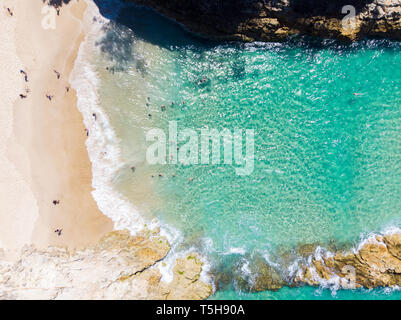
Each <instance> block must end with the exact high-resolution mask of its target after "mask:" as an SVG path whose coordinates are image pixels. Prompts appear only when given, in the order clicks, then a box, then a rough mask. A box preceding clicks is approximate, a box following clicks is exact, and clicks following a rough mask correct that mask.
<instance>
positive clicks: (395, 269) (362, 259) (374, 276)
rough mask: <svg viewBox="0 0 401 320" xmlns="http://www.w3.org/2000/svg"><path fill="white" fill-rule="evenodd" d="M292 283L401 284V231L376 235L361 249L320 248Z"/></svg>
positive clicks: (339, 284) (333, 284)
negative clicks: (332, 250) (334, 250)
mask: <svg viewBox="0 0 401 320" xmlns="http://www.w3.org/2000/svg"><path fill="white" fill-rule="evenodd" d="M297 269H298V272H297V274H296V275H295V278H294V279H293V281H292V285H305V284H307V285H313V286H316V285H321V284H326V285H329V286H335V287H337V288H344V289H347V288H361V287H365V288H377V287H396V286H401V234H389V235H384V236H381V235H377V236H374V237H371V238H369V239H368V240H366V241H365V242H364V243H363V244H362V245H361V246H360V248H359V249H358V250H356V251H355V252H353V251H349V252H346V251H339V252H336V253H334V254H331V253H329V252H322V250H319V248H317V250H316V251H315V253H314V254H313V255H310V256H309V257H308V258H307V259H305V260H304V261H303V262H302V261H301V262H299V266H298V268H297Z"/></svg>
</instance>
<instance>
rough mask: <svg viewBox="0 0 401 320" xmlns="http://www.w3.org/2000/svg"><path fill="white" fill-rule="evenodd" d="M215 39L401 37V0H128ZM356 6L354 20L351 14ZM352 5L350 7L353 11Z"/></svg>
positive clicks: (269, 39) (264, 39)
mask: <svg viewBox="0 0 401 320" xmlns="http://www.w3.org/2000/svg"><path fill="white" fill-rule="evenodd" d="M126 1H130V2H133V3H136V4H139V5H144V6H146V7H149V8H152V9H154V10H156V11H157V12H159V13H161V14H163V15H165V16H167V17H169V18H171V19H173V20H175V21H177V22H178V23H180V24H182V25H184V26H185V27H186V28H187V29H188V30H190V31H192V32H194V33H197V34H199V35H202V36H205V37H207V38H211V39H216V40H240V41H247V42H251V41H283V40H286V39H288V38H289V37H290V36H292V35H295V34H301V35H311V36H317V37H321V38H335V39H339V40H343V41H353V40H356V39H360V38H363V37H375V38H381V37H386V38H391V39H401V0H168V1H165V0H126ZM347 6H352V7H353V8H354V9H355V20H352V19H348V18H347V20H346V21H347V22H348V23H349V24H346V25H345V28H344V24H343V22H345V20H343V19H344V17H347V16H348V17H351V16H349V14H351V15H352V14H353V13H354V12H353V9H352V8H351V9H350V7H347ZM350 10H351V11H350Z"/></svg>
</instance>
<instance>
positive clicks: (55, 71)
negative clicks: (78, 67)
mask: <svg viewBox="0 0 401 320" xmlns="http://www.w3.org/2000/svg"><path fill="white" fill-rule="evenodd" d="M53 71H54V73H55V74H56V75H57V79H60V77H61V74H60V72H58V71H57V70H56V69H53Z"/></svg>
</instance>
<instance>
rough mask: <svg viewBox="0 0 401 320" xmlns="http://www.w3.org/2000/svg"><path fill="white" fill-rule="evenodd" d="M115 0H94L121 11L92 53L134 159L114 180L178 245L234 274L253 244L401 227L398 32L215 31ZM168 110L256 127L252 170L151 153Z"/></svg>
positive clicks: (224, 292) (183, 122) (103, 96)
mask: <svg viewBox="0 0 401 320" xmlns="http://www.w3.org/2000/svg"><path fill="white" fill-rule="evenodd" d="M107 3H108V4H107V5H106V4H105V2H104V1H97V4H98V6H99V7H100V12H101V13H102V14H103V15H104V16H105V17H107V18H111V19H112V20H113V21H114V22H113V23H110V24H109V25H107V26H106V27H105V34H104V35H102V36H101V37H99V39H98V41H97V44H96V46H97V47H98V48H100V49H101V54H97V55H95V54H94V55H93V56H92V57H91V60H92V63H93V64H94V65H95V67H96V72H97V74H98V76H99V80H100V82H99V105H100V106H101V108H102V109H103V110H104V112H105V114H106V115H107V116H108V117H109V119H110V124H111V125H112V127H113V128H114V130H115V133H116V135H117V137H118V139H119V140H118V142H116V143H117V144H118V147H119V148H120V150H121V159H122V161H123V163H124V165H123V166H122V167H121V168H120V169H119V170H118V173H117V174H116V175H115V177H114V178H113V185H114V187H115V188H116V190H118V191H119V192H120V193H121V194H122V195H123V196H125V197H126V198H127V199H129V200H130V201H131V202H132V203H133V204H134V205H135V206H136V207H137V208H138V210H139V211H140V212H141V214H143V215H145V216H146V217H148V218H149V219H151V218H152V217H157V219H158V220H159V221H160V222H161V223H162V224H166V225H169V226H171V227H172V228H174V230H177V233H179V234H180V239H181V240H180V244H179V247H178V248H175V250H186V249H189V248H196V250H198V251H200V252H202V253H203V254H204V255H206V256H207V257H208V260H209V261H210V264H211V269H212V270H214V272H215V273H218V272H223V271H224V272H226V271H227V270H229V269H230V270H231V269H232V270H234V269H236V270H234V271H231V272H233V274H235V275H238V274H240V273H241V270H244V266H245V265H246V263H247V262H248V261H251V260H252V257H254V256H255V255H258V256H261V257H263V258H264V259H266V261H269V262H270V263H273V264H275V265H278V268H280V265H279V260H278V258H277V257H278V256H279V253H280V252H283V251H285V250H292V249H294V248H295V247H296V246H298V245H302V244H307V243H318V244H320V245H322V246H327V247H329V246H332V244H333V243H335V244H336V245H337V246H344V247H348V248H349V247H353V246H355V245H357V244H358V243H359V242H360V241H361V239H363V238H364V237H366V236H367V235H368V234H369V233H371V232H380V231H384V230H386V229H388V228H391V227H399V226H401V141H400V135H401V134H400V132H401V108H400V107H401V68H400V62H401V44H400V43H397V42H390V41H387V40H375V41H373V40H369V41H368V40H366V41H361V42H358V43H355V44H352V45H342V44H339V43H336V42H334V41H328V40H325V41H323V40H316V39H315V40H314V39H308V38H294V39H292V40H290V41H288V42H287V43H283V44H275V43H273V44H272V43H268V44H267V43H254V44H239V43H214V42H209V41H206V40H201V39H198V38H196V37H194V36H192V35H190V34H188V33H187V32H185V31H184V30H183V29H181V28H180V27H178V26H176V25H175V24H173V23H172V22H170V21H168V20H167V19H164V18H162V17H160V16H158V15H156V14H154V13H153V12H151V11H149V10H145V9H141V8H135V7H126V8H125V9H124V10H123V11H121V12H120V11H118V8H119V7H118V6H117V2H112V3H111V2H107ZM106 68H107V69H106ZM203 78H204V79H205V80H206V81H204V82H201V81H200V80H202V79H203ZM354 93H358V94H357V95H354ZM162 105H165V106H166V110H165V111H163V110H162V109H161V106H162ZM169 121H177V123H178V129H179V130H180V129H185V128H192V129H195V130H198V129H200V128H205V127H207V128H216V129H219V130H221V129H223V128H228V129H230V130H234V129H235V128H242V129H253V130H254V132H255V168H254V171H253V173H252V174H251V175H249V176H238V175H236V174H235V170H234V169H235V166H229V165H195V166H184V165H181V164H179V165H159V166H151V165H149V164H148V163H147V162H146V161H145V153H146V148H147V146H148V145H149V143H147V142H146V140H145V132H146V131H147V130H149V129H151V128H160V129H163V130H165V131H166V132H167V130H168V124H169ZM132 166H134V167H135V169H134V170H132V168H131V167H132ZM133 171H134V172H133ZM159 174H161V175H162V177H159ZM173 176H174V177H173ZM191 179H193V181H191ZM399 298H401V292H400V291H396V290H395V291H394V290H385V289H376V290H371V291H368V290H356V291H351V290H348V291H346V290H340V291H337V292H332V291H331V290H329V289H322V288H310V287H304V288H283V289H281V290H279V291H278V292H268V291H266V292H261V293H246V292H243V291H241V290H240V289H239V288H238V287H237V286H236V283H235V281H232V282H231V283H228V284H225V285H224V286H222V287H221V288H219V290H217V292H216V294H215V295H214V296H213V297H212V298H211V299H399Z"/></svg>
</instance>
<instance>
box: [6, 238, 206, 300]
mask: <svg viewBox="0 0 401 320" xmlns="http://www.w3.org/2000/svg"><path fill="white" fill-rule="evenodd" d="M169 250H170V246H169V244H168V242H167V240H166V239H165V238H163V237H161V236H160V235H159V233H158V232H151V231H144V232H143V233H142V234H140V235H137V236H135V237H132V236H130V234H129V232H128V231H114V232H111V233H110V234H108V235H106V236H105V237H104V238H103V239H102V240H101V241H100V242H99V244H98V245H96V246H95V247H92V248H88V249H86V250H81V251H76V252H71V251H68V250H67V249H63V248H48V249H47V250H46V251H43V250H38V249H35V248H34V247H31V246H29V247H25V248H24V250H23V251H22V253H21V256H20V257H19V259H18V260H17V261H7V260H6V259H5V258H4V257H3V258H1V257H0V299H205V298H207V297H208V296H210V295H211V294H212V287H211V285H210V284H206V283H204V282H202V281H201V280H200V273H201V271H202V265H203V264H202V262H201V261H200V258H199V257H198V256H197V255H196V254H193V255H190V256H188V257H186V258H182V259H177V261H176V265H175V267H174V270H173V280H172V281H171V282H169V283H165V282H163V281H162V280H161V277H162V275H161V273H160V271H159V268H158V267H159V265H160V264H162V263H163V259H164V258H165V257H166V255H167V253H168V252H169Z"/></svg>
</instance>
